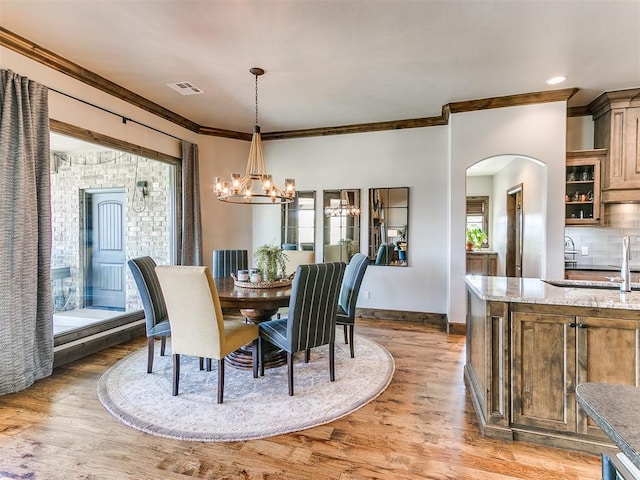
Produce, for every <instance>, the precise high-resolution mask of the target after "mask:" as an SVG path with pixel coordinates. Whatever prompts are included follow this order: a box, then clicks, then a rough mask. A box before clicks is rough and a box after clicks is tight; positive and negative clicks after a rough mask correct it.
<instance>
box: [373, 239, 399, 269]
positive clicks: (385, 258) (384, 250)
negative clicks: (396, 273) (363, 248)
mask: <svg viewBox="0 0 640 480" xmlns="http://www.w3.org/2000/svg"><path fill="white" fill-rule="evenodd" d="M394 250H395V245H393V243H383V244H382V245H380V248H378V254H377V255H376V261H375V264H376V265H389V264H390V263H391V262H392V260H393V251H394Z"/></svg>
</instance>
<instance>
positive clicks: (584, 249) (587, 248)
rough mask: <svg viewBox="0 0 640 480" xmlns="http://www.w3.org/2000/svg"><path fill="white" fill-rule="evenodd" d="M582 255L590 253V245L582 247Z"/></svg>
mask: <svg viewBox="0 0 640 480" xmlns="http://www.w3.org/2000/svg"><path fill="white" fill-rule="evenodd" d="M582 255H589V247H582Z"/></svg>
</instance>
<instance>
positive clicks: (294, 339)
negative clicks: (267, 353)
mask: <svg viewBox="0 0 640 480" xmlns="http://www.w3.org/2000/svg"><path fill="white" fill-rule="evenodd" d="M345 267H346V265H345V264H344V263H343V262H333V263H315V264H310V265H299V266H298V268H297V270H296V273H295V275H294V277H293V285H292V286H291V298H290V299H289V313H288V316H287V318H280V319H276V320H269V321H268V322H262V323H260V325H259V328H260V336H259V337H258V352H259V355H260V375H261V376H262V375H264V359H263V355H262V353H263V348H262V342H263V341H265V340H266V341H267V342H270V343H271V344H273V345H275V346H276V347H279V348H281V349H283V350H284V351H285V352H286V353H287V378H288V383H289V395H293V356H294V354H295V353H296V352H300V351H303V352H305V362H308V361H309V350H310V349H311V348H314V347H318V346H320V345H326V344H329V378H330V380H331V381H332V382H333V381H334V380H335V334H336V309H337V306H338V292H339V290H340V285H341V283H342V277H343V276H344V271H345Z"/></svg>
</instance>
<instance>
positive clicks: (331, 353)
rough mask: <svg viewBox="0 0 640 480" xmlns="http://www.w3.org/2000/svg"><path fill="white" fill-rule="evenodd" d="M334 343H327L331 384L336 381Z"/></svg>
mask: <svg viewBox="0 0 640 480" xmlns="http://www.w3.org/2000/svg"><path fill="white" fill-rule="evenodd" d="M335 350H336V348H335V343H333V342H331V343H329V379H330V380H331V381H332V382H335V380H336V355H335V353H336V352H335Z"/></svg>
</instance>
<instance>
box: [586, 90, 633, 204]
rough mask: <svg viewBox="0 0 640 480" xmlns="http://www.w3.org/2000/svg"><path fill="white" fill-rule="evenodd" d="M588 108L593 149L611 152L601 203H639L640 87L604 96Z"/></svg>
mask: <svg viewBox="0 0 640 480" xmlns="http://www.w3.org/2000/svg"><path fill="white" fill-rule="evenodd" d="M589 108H590V110H591V111H592V112H593V121H594V134H595V136H594V146H595V147H596V148H604V149H607V150H608V153H607V156H606V160H605V162H604V168H603V178H602V201H603V202H627V201H632V202H638V201H640V88H636V89H630V90H621V91H616V92H606V93H603V94H602V95H600V96H599V97H598V98H597V99H595V100H594V101H593V102H592V103H591V104H590V105H589Z"/></svg>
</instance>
